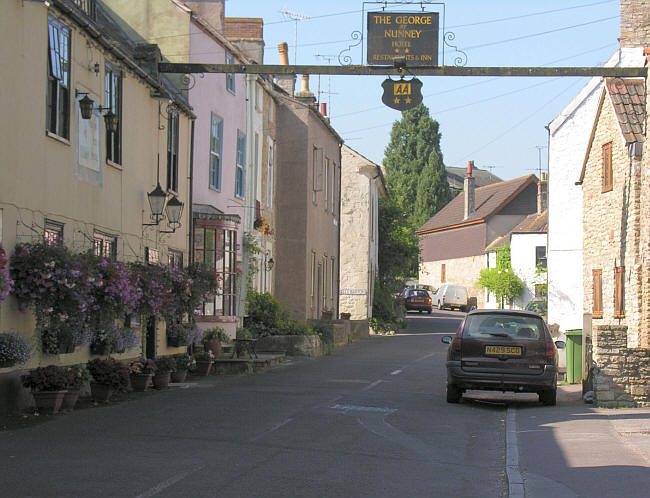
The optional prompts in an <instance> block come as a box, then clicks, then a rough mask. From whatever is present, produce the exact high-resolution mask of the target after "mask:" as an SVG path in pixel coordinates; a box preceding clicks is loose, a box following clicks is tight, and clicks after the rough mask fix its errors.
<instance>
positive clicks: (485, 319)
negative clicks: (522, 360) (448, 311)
mask: <svg viewBox="0 0 650 498" xmlns="http://www.w3.org/2000/svg"><path fill="white" fill-rule="evenodd" d="M463 337H471V338H490V337H504V338H505V337H509V338H511V339H516V340H518V341H519V340H524V341H539V340H543V339H544V325H543V323H542V321H541V320H540V319H539V318H537V317H529V316H517V315H502V314H499V315H491V314H489V313H479V314H476V315H470V316H468V317H467V319H466V320H465V327H464V329H463Z"/></svg>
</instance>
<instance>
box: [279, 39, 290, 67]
mask: <svg viewBox="0 0 650 498" xmlns="http://www.w3.org/2000/svg"><path fill="white" fill-rule="evenodd" d="M278 53H279V54H280V65H282V66H288V65H289V45H287V42H280V43H278Z"/></svg>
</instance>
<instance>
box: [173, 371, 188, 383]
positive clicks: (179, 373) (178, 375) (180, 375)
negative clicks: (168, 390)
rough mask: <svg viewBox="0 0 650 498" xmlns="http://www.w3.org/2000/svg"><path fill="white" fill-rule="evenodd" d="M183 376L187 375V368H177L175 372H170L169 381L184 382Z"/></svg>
mask: <svg viewBox="0 0 650 498" xmlns="http://www.w3.org/2000/svg"><path fill="white" fill-rule="evenodd" d="M185 377H187V369H185V370H177V371H176V372H172V374H171V381H172V382H185Z"/></svg>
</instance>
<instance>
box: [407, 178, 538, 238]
mask: <svg viewBox="0 0 650 498" xmlns="http://www.w3.org/2000/svg"><path fill="white" fill-rule="evenodd" d="M531 183H537V178H536V177H535V175H526V176H522V177H519V178H514V179H513V180H507V181H503V182H499V183H492V184H490V185H486V186H485V187H479V188H477V189H476V190H475V191H474V206H475V211H474V212H473V213H472V214H470V215H469V216H468V218H467V219H463V216H464V214H465V196H464V195H457V196H456V197H455V198H454V199H452V200H451V202H449V204H447V205H446V206H445V207H443V208H442V209H441V210H440V211H438V212H437V213H436V214H435V215H434V216H433V217H432V218H430V219H429V221H427V222H426V223H425V224H424V225H422V226H421V227H420V228H419V229H418V230H416V232H415V233H416V234H418V235H421V234H424V233H428V232H435V231H440V230H445V229H448V228H455V227H459V226H464V225H472V224H476V223H481V222H484V221H486V220H487V219H489V218H491V217H492V216H494V215H495V214H497V213H498V212H499V211H501V209H503V208H504V207H505V206H506V205H507V204H508V203H509V202H510V201H511V200H512V199H513V198H514V197H516V196H517V194H519V193H520V192H521V191H522V190H524V189H525V188H526V187H527V186H528V185H530V184H531Z"/></svg>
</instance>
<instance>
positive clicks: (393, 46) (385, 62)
mask: <svg viewBox="0 0 650 498" xmlns="http://www.w3.org/2000/svg"><path fill="white" fill-rule="evenodd" d="M367 28H368V36H367V38H366V39H367V41H368V57H367V62H368V64H369V65H372V66H377V65H379V66H389V65H392V64H393V62H394V60H395V59H396V58H397V59H400V60H403V61H404V63H405V65H406V67H409V66H437V65H438V31H439V14H438V12H368V18H367Z"/></svg>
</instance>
